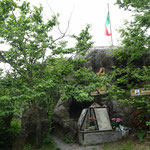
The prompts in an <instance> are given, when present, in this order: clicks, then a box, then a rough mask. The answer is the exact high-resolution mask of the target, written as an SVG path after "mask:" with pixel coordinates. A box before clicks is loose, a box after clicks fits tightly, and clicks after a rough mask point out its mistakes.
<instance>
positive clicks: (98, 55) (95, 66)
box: [86, 47, 114, 73]
mask: <svg viewBox="0 0 150 150" xmlns="http://www.w3.org/2000/svg"><path fill="white" fill-rule="evenodd" d="M86 59H89V61H88V63H87V64H86V67H92V70H93V71H94V72H98V71H99V68H100V67H104V68H105V71H106V73H108V72H110V71H112V66H113V65H114V61H113V57H112V55H111V50H110V48H109V47H94V48H91V49H89V50H88V52H87V55H86Z"/></svg>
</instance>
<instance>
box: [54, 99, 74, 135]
mask: <svg viewBox="0 0 150 150" xmlns="http://www.w3.org/2000/svg"><path fill="white" fill-rule="evenodd" d="M71 102H72V100H66V101H58V103H57V105H56V107H55V109H54V116H53V120H54V123H55V125H56V126H57V127H58V128H59V130H61V132H65V134H66V133H68V132H69V133H71V135H72V136H73V137H75V134H76V133H77V131H76V129H77V122H76V121H75V120H74V119H73V118H71V117H70V114H69V108H70V104H71Z"/></svg>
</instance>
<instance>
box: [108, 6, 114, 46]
mask: <svg viewBox="0 0 150 150" xmlns="http://www.w3.org/2000/svg"><path fill="white" fill-rule="evenodd" d="M107 7H108V13H109V23H110V33H111V44H112V46H113V37H112V29H111V21H110V12H109V3H107Z"/></svg>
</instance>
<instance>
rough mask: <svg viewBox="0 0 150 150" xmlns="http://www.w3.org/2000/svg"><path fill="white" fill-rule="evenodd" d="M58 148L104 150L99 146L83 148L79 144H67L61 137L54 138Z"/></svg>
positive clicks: (65, 149) (66, 149)
mask: <svg viewBox="0 0 150 150" xmlns="http://www.w3.org/2000/svg"><path fill="white" fill-rule="evenodd" d="M53 139H54V142H55V144H56V147H58V148H60V149H61V150H102V149H101V148H100V146H99V145H96V146H81V145H78V144H67V143H65V142H64V141H63V140H61V139H60V138H59V137H56V136H54V137H53Z"/></svg>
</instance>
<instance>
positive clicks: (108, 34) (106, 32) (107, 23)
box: [105, 12, 111, 36]
mask: <svg viewBox="0 0 150 150" xmlns="http://www.w3.org/2000/svg"><path fill="white" fill-rule="evenodd" d="M109 22H110V21H109V12H108V13H107V18H106V22H105V34H106V36H111V33H109V31H108V26H110V23H109Z"/></svg>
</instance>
